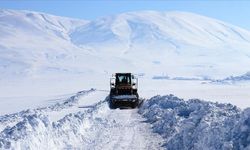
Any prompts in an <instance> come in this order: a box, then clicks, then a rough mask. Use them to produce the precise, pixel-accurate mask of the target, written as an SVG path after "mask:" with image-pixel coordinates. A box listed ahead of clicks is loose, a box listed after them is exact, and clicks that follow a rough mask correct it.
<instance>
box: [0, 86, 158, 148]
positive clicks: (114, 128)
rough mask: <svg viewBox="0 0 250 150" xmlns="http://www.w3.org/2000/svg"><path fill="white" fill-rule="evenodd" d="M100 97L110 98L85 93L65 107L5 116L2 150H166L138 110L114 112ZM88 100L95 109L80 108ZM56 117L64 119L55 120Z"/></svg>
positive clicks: (0, 134)
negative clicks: (163, 149)
mask: <svg viewBox="0 0 250 150" xmlns="http://www.w3.org/2000/svg"><path fill="white" fill-rule="evenodd" d="M100 93H105V94H107V92H105V91H96V90H90V91H82V92H79V93H77V94H76V95H75V96H72V97H71V98H69V99H68V100H67V101H64V102H63V103H57V104H55V105H51V106H48V107H45V108H38V109H34V110H27V111H22V112H19V113H16V114H13V115H5V116H1V118H0V125H1V128H0V148H1V149H103V148H104V149H162V147H161V144H162V143H163V139H162V138H161V137H160V136H159V135H158V134H156V133H153V132H152V131H151V128H150V124H147V123H146V122H143V121H145V119H143V118H142V117H141V116H140V115H139V114H138V113H137V110H136V109H134V110H133V109H131V110H130V109H128V110H118V109H117V110H110V109H109V107H108V104H107V101H106V97H102V98H101V97H100V96H98V95H100ZM101 95H103V94H101ZM103 96H104V95H103ZM88 99H90V100H91V101H92V103H91V107H87V106H85V107H84V106H81V105H80V104H82V103H85V102H86V101H85V100H88ZM86 103H88V104H90V103H89V102H86ZM89 106H90V105H89ZM66 109H71V110H73V109H77V111H76V110H75V111H68V112H67V111H65V110H66ZM55 113H60V114H63V115H62V116H60V117H58V116H57V117H58V118H57V119H55V118H54V117H55ZM121 131H122V132H121Z"/></svg>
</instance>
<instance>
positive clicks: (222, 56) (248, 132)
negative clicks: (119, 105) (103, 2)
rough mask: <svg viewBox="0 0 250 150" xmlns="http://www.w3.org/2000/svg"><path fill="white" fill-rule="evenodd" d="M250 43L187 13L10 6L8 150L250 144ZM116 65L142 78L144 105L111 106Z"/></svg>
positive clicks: (2, 95) (232, 29)
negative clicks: (95, 14)
mask: <svg viewBox="0 0 250 150" xmlns="http://www.w3.org/2000/svg"><path fill="white" fill-rule="evenodd" d="M249 49H250V32H249V31H247V30H245V29H241V28H239V27H236V26H234V25H231V24H228V23H225V22H222V21H219V20H216V19H212V18H208V17H205V16H200V15H198V14H192V13H187V12H155V11H141V12H128V13H122V14H117V15H113V16H107V17H103V18H97V19H96V20H92V21H88V20H79V19H72V18H65V17H59V16H53V15H49V14H45V13H40V12H32V11H16V10H4V9H2V10H0V54H1V55H0V149H173V150H179V149H184V150H189V149H194V150H199V149H224V150H231V149H235V150H238V149H243V150H248V149H250V144H249V143H250V140H249V139H250V123H249V122H250V121H249V120H250V118H249V116H250V112H249V107H250V92H249V90H250V73H249V71H250V68H249V66H250V50H249ZM114 72H133V73H135V74H137V75H138V76H139V95H140V97H141V98H144V99H145V102H144V104H143V105H142V107H141V108H139V109H122V110H120V109H115V110H111V109H109V107H108V104H107V98H108V95H109V78H110V76H111V74H112V73H114ZM78 91H80V92H78ZM172 94H173V95H172Z"/></svg>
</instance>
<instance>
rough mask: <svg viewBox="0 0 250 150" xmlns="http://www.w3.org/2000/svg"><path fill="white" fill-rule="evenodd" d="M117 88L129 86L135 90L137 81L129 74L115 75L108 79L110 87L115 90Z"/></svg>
mask: <svg viewBox="0 0 250 150" xmlns="http://www.w3.org/2000/svg"><path fill="white" fill-rule="evenodd" d="M117 86H130V87H132V88H133V89H137V86H138V79H137V78H136V77H135V76H134V75H133V74H131V73H116V74H114V75H112V78H111V79H110V87H111V88H116V87H117Z"/></svg>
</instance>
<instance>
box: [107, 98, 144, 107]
mask: <svg viewBox="0 0 250 150" xmlns="http://www.w3.org/2000/svg"><path fill="white" fill-rule="evenodd" d="M142 103H143V99H139V98H137V97H136V96H135V95H119V96H113V97H110V99H109V107H110V108H111V109H116V108H133V109H134V108H139V107H140V106H141V104H142Z"/></svg>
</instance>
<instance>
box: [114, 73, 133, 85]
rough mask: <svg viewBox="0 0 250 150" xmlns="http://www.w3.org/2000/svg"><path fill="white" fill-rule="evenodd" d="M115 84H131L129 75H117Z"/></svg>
mask: <svg viewBox="0 0 250 150" xmlns="http://www.w3.org/2000/svg"><path fill="white" fill-rule="evenodd" d="M116 83H117V84H131V78H130V74H117V75H116Z"/></svg>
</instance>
